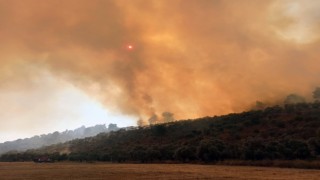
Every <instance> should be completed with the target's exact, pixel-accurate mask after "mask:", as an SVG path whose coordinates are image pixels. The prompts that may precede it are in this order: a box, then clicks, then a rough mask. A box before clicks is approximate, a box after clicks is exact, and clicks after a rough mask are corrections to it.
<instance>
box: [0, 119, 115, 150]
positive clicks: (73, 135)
mask: <svg viewBox="0 0 320 180" xmlns="http://www.w3.org/2000/svg"><path fill="white" fill-rule="evenodd" d="M118 129H119V128H118V127H117V125H116V124H109V126H108V127H106V125H104V124H102V125H96V126H92V127H85V126H81V127H80V128H77V129H75V130H66V131H63V132H61V133H60V132H58V131H56V132H54V133H49V134H43V135H40V136H33V137H31V138H25V139H18V140H15V141H7V142H4V143H0V154H3V153H5V152H8V151H25V150H27V149H35V148H40V147H42V146H48V145H52V144H57V143H63V142H66V141H70V140H73V139H80V138H85V137H91V136H96V135H97V134H99V133H102V132H110V131H115V130H118Z"/></svg>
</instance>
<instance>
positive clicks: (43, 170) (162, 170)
mask: <svg viewBox="0 0 320 180" xmlns="http://www.w3.org/2000/svg"><path fill="white" fill-rule="evenodd" d="M0 179H1V180H6V179H25V180H29V179H35V180H37V179H41V180H44V179H216V180H220V179H277V180H281V179H290V180H294V179H299V180H300V179H308V180H312V179H320V170H304V169H285V168H265V167H245V166H218V165H194V164H108V163H51V164H36V163H33V162H21V163H0Z"/></svg>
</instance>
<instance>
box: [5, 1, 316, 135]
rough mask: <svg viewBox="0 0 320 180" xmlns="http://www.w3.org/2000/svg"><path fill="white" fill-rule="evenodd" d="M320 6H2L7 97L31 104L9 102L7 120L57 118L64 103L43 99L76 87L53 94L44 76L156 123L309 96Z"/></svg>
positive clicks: (87, 3) (77, 3)
mask: <svg viewBox="0 0 320 180" xmlns="http://www.w3.org/2000/svg"><path fill="white" fill-rule="evenodd" d="M319 9H320V3H319V2H317V1H313V0H305V1H302V0H301V1H299V0H290V1H289V0H265V1H260V0H188V1H186V0H161V1H159V0H132V1H128V0H46V1H43V0H0V39H1V43H0V65H1V66H0V82H1V83H0V93H1V94H2V95H0V97H2V98H1V99H0V100H2V101H5V99H6V98H5V97H7V96H6V93H8V92H14V93H18V94H19V96H22V97H28V98H22V99H19V100H18V101H14V102H13V101H12V98H11V100H10V99H9V100H6V102H5V103H3V102H2V103H0V113H1V112H8V111H9V110H11V111H13V112H15V113H16V114H17V115H16V118H14V119H16V120H15V123H23V124H26V125H25V126H21V127H27V126H31V125H32V124H33V123H34V122H38V121H39V119H41V118H42V117H41V116H40V115H39V116H37V114H38V113H39V111H40V112H48V116H50V108H51V109H52V106H55V99H53V98H44V99H41V101H38V100H37V99H38V97H42V95H41V94H45V96H50V95H51V94H54V93H55V92H59V91H61V89H63V88H65V86H66V84H65V83H61V84H59V83H58V84H57V82H58V81H57V82H56V81H54V82H53V83H54V87H52V88H51V85H48V86H45V87H42V84H46V83H41V82H46V78H48V77H46V76H47V75H44V74H43V72H48V73H47V74H50V75H48V76H50V77H51V76H52V77H54V78H55V79H58V80H59V79H60V80H61V81H63V82H67V83H69V84H71V85H73V86H74V87H76V88H78V89H80V90H81V91H84V92H85V93H86V94H87V95H88V96H90V97H91V98H93V99H95V100H97V101H99V102H100V103H102V104H103V105H104V106H105V108H106V109H109V110H110V111H116V112H119V113H121V114H124V115H130V116H133V117H135V119H143V120H145V121H146V120H147V119H148V118H149V117H150V116H152V115H153V114H157V115H158V116H160V115H161V113H162V112H165V111H169V112H172V113H174V114H175V117H176V118H177V119H181V118H196V117H201V116H212V115H220V114H225V113H231V112H239V111H244V110H247V109H249V108H250V107H252V106H253V105H254V104H255V102H256V101H257V100H260V101H263V102H267V103H274V102H282V100H283V97H285V96H286V95H287V94H290V93H298V94H301V95H304V96H306V97H310V95H311V92H312V90H313V89H314V88H315V87H316V86H318V85H320V73H319V72H320V65H319V47H320V41H319V33H318V32H319V30H320V28H319V27H320V26H319V25H320V20H319V19H320V13H319V12H320V11H319ZM128 45H133V47H134V48H133V49H132V50H128V49H127V46H128ZM34 82H38V83H34ZM39 82H40V83H39ZM30 91H32V93H29V92H30ZM13 97H14V96H13ZM30 99H34V101H30ZM17 102H19V103H20V104H21V103H26V104H30V105H31V106H32V104H39V109H38V110H37V111H34V110H33V109H32V108H27V109H21V110H20V109H14V108H12V107H13V106H15V103H17ZM42 103H43V104H47V105H45V106H43V107H42V106H41V104H42ZM75 106H76V104H75ZM12 109H14V110H12ZM26 112H28V113H30V114H34V115H33V116H32V117H34V118H35V119H32V120H31V119H30V118H29V119H26V118H24V113H26ZM65 113H66V114H68V113H67V112H65ZM0 116H1V115H0ZM4 117H5V116H2V117H1V121H2V123H3V124H6V122H7V121H8V119H5V118H4ZM37 118H38V119H37ZM48 121H49V120H48ZM50 121H51V120H50ZM52 121H53V120H52ZM11 123H13V122H11ZM43 123H50V124H54V121H53V122H43ZM80 125H81V124H79V126H80ZM3 127H5V126H3ZM0 131H1V128H0Z"/></svg>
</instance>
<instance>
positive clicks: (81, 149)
mask: <svg viewBox="0 0 320 180" xmlns="http://www.w3.org/2000/svg"><path fill="white" fill-rule="evenodd" d="M39 156H50V157H51V158H53V159H55V160H58V161H59V160H70V161H113V162H144V163H147V162H168V161H176V162H205V163H210V162H216V161H223V160H235V159H236V160H293V159H303V160H312V159H318V158H319V156H320V103H319V102H314V103H298V104H286V105H285V106H283V107H280V106H274V107H269V108H266V109H264V110H254V111H249V112H243V113H239V114H229V115H224V116H219V117H204V118H200V119H195V120H184V121H178V122H171V123H165V124H158V125H151V126H145V127H132V128H126V129H120V130H119V131H115V132H110V133H101V134H99V135H97V136H95V137H90V138H85V139H77V140H73V141H69V142H67V143H63V144H57V145H52V146H47V147H43V148H41V149H34V150H28V151H25V152H21V153H7V154H4V155H2V156H1V160H2V161H28V160H31V159H33V158H35V157H39Z"/></svg>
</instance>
